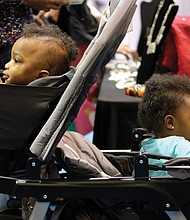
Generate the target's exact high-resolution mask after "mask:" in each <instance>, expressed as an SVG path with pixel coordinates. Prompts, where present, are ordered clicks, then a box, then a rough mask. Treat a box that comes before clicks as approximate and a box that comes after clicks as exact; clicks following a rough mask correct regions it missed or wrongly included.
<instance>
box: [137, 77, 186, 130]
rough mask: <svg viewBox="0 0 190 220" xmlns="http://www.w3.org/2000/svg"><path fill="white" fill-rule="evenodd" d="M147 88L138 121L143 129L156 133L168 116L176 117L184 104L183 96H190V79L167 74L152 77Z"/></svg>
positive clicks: (147, 83)
mask: <svg viewBox="0 0 190 220" xmlns="http://www.w3.org/2000/svg"><path fill="white" fill-rule="evenodd" d="M145 86H146V87H145V93H144V95H143V98H142V102H141V103H140V104H139V110H138V120H139V123H140V125H141V126H142V127H143V128H146V129H147V130H148V131H149V132H154V133H156V132H159V131H160V130H161V128H162V126H163V123H164V117H165V116H166V115H168V114H171V115H175V113H176V110H177V109H178V108H179V107H180V106H181V105H182V104H183V102H184V99H183V96H184V95H189V96H190V78H189V77H188V76H185V75H176V74H173V73H167V74H163V75H161V76H154V77H152V78H151V79H149V80H148V81H147V82H146V83H145Z"/></svg>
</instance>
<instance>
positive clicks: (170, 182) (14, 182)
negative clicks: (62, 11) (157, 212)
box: [0, 0, 189, 220]
mask: <svg viewBox="0 0 190 220" xmlns="http://www.w3.org/2000/svg"><path fill="white" fill-rule="evenodd" d="M135 2H136V1H135V0H129V1H126V0H120V1H119V0H117V1H112V0H111V1H110V5H109V10H107V11H106V12H105V13H104V14H103V16H102V20H101V22H100V27H99V29H98V32H97V35H96V36H95V38H94V40H93V41H92V43H91V44H90V45H89V47H88V48H87V50H86V52H85V54H84V56H83V58H82V60H81V61H80V63H79V64H78V66H77V67H76V69H72V70H71V71H70V72H68V73H66V74H64V75H63V76H60V77H47V78H44V79H41V80H38V81H34V82H32V83H31V84H30V85H28V86H26V87H25V86H6V85H3V86H1V87H0V90H1V92H3V96H2V97H1V99H2V100H1V101H2V102H1V103H3V104H4V105H2V108H1V117H2V120H1V121H2V122H6V124H4V123H2V127H1V128H0V129H1V132H0V133H1V134H0V135H1V136H0V137H1V143H0V149H1V152H2V153H1V158H2V160H1V167H2V170H1V175H2V176H1V177H0V193H2V194H8V195H10V196H11V198H13V200H14V199H15V198H16V199H21V198H26V197H33V198H35V199H36V200H37V201H36V202H35V205H34V207H33V209H32V212H31V215H30V216H29V219H30V220H33V219H34V220H41V219H42V220H44V219H48V210H49V207H50V205H51V204H52V202H55V201H56V200H57V202H58V203H59V202H60V201H59V198H64V199H71V198H79V199H83V198H85V199H89V200H92V199H95V200H97V198H98V199H100V198H101V199H106V200H111V199H113V198H114V199H115V198H117V199H121V200H122V201H123V200H125V202H129V204H130V205H131V201H134V200H135V201H137V202H140V203H141V202H144V201H148V202H151V203H153V204H156V205H157V206H158V207H159V208H160V209H162V210H164V211H166V213H167V214H168V216H169V217H170V218H171V219H174V220H175V219H186V218H185V216H184V214H183V212H182V209H184V207H185V206H186V204H188V201H189V198H188V195H187V193H186V191H187V190H188V189H189V180H188V179H186V180H185V181H181V180H179V179H176V178H149V177H148V175H147V169H148V168H147V167H146V166H145V165H147V164H148V162H147V157H146V156H145V157H144V155H138V156H137V157H136V154H132V153H131V154H130V155H129V153H128V152H122V155H124V156H126V155H129V156H130V158H131V159H130V160H129V158H127V160H126V161H128V164H127V166H126V169H125V170H124V173H125V174H126V173H127V172H128V171H131V169H133V168H134V169H135V170H136V175H135V178H134V177H132V176H130V175H129V176H125V177H123V176H121V175H120V174H119V173H121V172H120V171H119V170H118V169H119V168H118V169H117V167H114V166H112V168H113V169H111V170H110V175H104V173H107V171H106V170H101V172H99V171H97V169H95V170H94V171H93V172H96V173H99V174H98V175H97V177H96V178H91V179H90V180H89V179H86V178H83V179H73V178H72V179H70V178H68V179H56V178H55V176H53V178H51V179H50V178H47V179H46V178H41V175H42V173H41V170H42V168H43V167H46V164H48V168H49V167H51V164H53V165H54V164H55V163H54V161H52V158H53V155H54V153H55V154H56V155H60V156H61V155H62V156H63V157H64V159H65V158H66V157H65V156H64V154H61V153H63V152H62V151H61V152H59V154H58V153H56V151H57V149H58V148H57V146H58V144H60V143H61V142H60V141H62V137H63V135H64V133H65V132H66V130H67V128H68V126H69V125H70V123H71V122H72V121H73V119H74V118H75V117H76V115H77V112H78V110H79V108H80V106H81V104H82V102H83V101H84V99H85V98H86V95H87V93H88V90H89V88H90V86H91V85H92V84H93V83H94V82H95V81H96V79H97V77H98V72H99V69H100V68H101V67H103V66H104V65H105V64H106V63H107V62H108V61H109V60H110V59H111V58H112V56H113V54H114V53H115V51H116V49H117V47H118V46H119V44H120V43H121V41H122V39H123V37H124V35H125V33H126V31H127V29H128V26H129V24H130V22H131V20H132V16H133V14H134V12H135V9H136V6H135ZM7 90H8V91H7ZM10 91H12V92H14V103H12V105H8V104H6V99H7V96H8V97H9V96H10V94H11V93H10ZM23 94H24V95H23ZM21 98H22V100H23V101H22V103H20V102H21V101H20V100H21ZM17 99H18V100H17ZM35 103H36V104H35ZM39 103H40V104H39ZM13 107H14V108H13ZM10 109H11V111H10ZM13 109H14V111H13ZM21 109H24V111H22V112H21ZM36 109H38V110H36ZM8 112H9V115H8ZM24 112H27V113H24ZM5 113H6V114H5ZM34 113H35V114H34ZM13 114H16V116H15V115H13ZM18 125H19V129H18ZM11 129H12V130H11ZM7 131H8V135H9V137H7ZM64 137H67V136H66V135H64ZM119 153H120V152H119ZM23 155H25V156H23ZM10 157H11V158H10ZM57 157H58V156H57ZM63 157H62V158H61V159H63ZM134 157H136V160H135V163H133V158H134ZM103 158H104V157H103ZM113 158H114V156H111V158H110V160H109V161H111V160H112V159H113ZM21 159H22V160H21ZM67 161H69V160H67ZM112 161H113V160H112ZM114 161H116V160H114ZM131 161H132V162H131ZM51 162H52V163H51ZM57 162H59V161H58V160H57ZM106 162H108V159H106ZM108 163H109V166H110V163H111V162H108ZM134 164H135V167H133V165H134ZM138 164H140V165H143V166H140V167H143V169H142V170H143V171H142V172H138V171H137V170H138V166H137V165H138ZM62 166H64V165H62ZM109 166H108V167H107V169H109ZM136 166H137V167H136ZM23 167H26V172H25V173H24V175H23V172H20V171H22V170H23ZM67 168H68V166H67V167H66V166H65V170H67V171H68V174H69V173H70V174H72V172H70V171H69V170H68V169H67ZM128 169H129V170H128ZM118 171H119V172H118ZM144 174H146V175H144ZM112 175H113V176H112ZM179 185H181V187H180V188H181V191H180V190H179V191H177V192H176V188H178V186H179ZM89 200H88V201H89ZM63 202H65V201H63ZM117 204H119V203H117ZM57 207H60V206H59V205H57ZM61 207H63V206H61ZM128 207H130V206H128ZM139 207H141V206H139ZM120 208H121V207H120ZM56 210H57V209H56ZM122 210H123V209H122V208H121V209H119V211H120V213H121V212H122ZM110 212H111V209H110ZM53 213H54V214H55V213H57V212H54V211H53ZM120 213H119V214H120ZM130 213H131V212H130ZM54 214H52V216H51V217H50V218H52V219H53V218H54V219H59V216H57V217H56V214H55V215H54ZM133 216H135V215H133ZM1 217H2V219H12V220H13V219H19V217H17V216H13V215H11V216H10V215H7V216H5V215H4V213H2V214H0V218H1ZM20 219H21V218H20Z"/></svg>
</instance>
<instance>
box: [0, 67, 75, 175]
mask: <svg viewBox="0 0 190 220" xmlns="http://www.w3.org/2000/svg"><path fill="white" fill-rule="evenodd" d="M74 73H75V70H74V69H71V70H70V71H69V72H68V73H66V74H64V75H62V76H51V77H46V78H43V79H39V80H36V81H35V82H32V83H30V84H29V85H28V86H18V85H1V86H0V93H1V96H0V102H1V108H0V120H1V123H0V140H1V141H0V174H1V175H10V173H11V172H12V171H13V170H15V168H16V166H17V165H18V164H20V162H21V161H22V160H23V159H24V158H25V159H28V158H27V157H29V156H31V154H30V155H27V153H29V147H30V145H31V143H32V142H33V141H34V139H35V137H36V135H37V134H38V133H39V131H40V129H41V128H42V126H43V125H44V123H45V122H46V121H47V119H48V118H49V116H50V115H51V113H52V111H53V110H54V108H55V106H56V105H57V103H58V101H59V99H60V97H61V95H62V94H63V92H64V91H65V89H66V87H67V86H68V84H69V82H70V80H71V78H72V77H73V75H74ZM24 155H25V156H24ZM22 162H23V161H22ZM25 162H26V161H25ZM20 165H21V164H20Z"/></svg>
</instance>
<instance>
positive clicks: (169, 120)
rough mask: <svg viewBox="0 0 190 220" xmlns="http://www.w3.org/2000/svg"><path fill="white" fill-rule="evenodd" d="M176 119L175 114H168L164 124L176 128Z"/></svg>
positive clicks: (171, 128)
mask: <svg viewBox="0 0 190 220" xmlns="http://www.w3.org/2000/svg"><path fill="white" fill-rule="evenodd" d="M174 121H175V119H174V117H173V115H166V116H165V118H164V124H165V126H166V127H167V128H168V129H170V130H173V129H174Z"/></svg>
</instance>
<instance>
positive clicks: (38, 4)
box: [22, 0, 71, 11]
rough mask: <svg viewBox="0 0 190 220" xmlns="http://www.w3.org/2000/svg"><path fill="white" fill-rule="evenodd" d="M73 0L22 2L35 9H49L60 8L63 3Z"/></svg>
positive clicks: (28, 0) (30, 0) (66, 3)
mask: <svg viewBox="0 0 190 220" xmlns="http://www.w3.org/2000/svg"><path fill="white" fill-rule="evenodd" d="M70 1H71V0H23V1H22V4H24V5H26V6H29V7H31V8H33V9H35V10H44V11H49V10H50V9H55V10H57V9H59V8H60V7H61V6H62V5H68V4H70Z"/></svg>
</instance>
